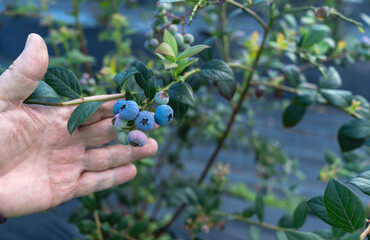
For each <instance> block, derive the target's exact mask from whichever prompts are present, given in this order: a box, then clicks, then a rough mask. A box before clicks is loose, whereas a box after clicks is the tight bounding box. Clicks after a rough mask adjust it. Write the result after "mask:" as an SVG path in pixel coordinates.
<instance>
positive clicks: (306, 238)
mask: <svg viewBox="0 0 370 240" xmlns="http://www.w3.org/2000/svg"><path fill="white" fill-rule="evenodd" d="M285 235H286V236H287V238H288V240H323V239H322V238H321V237H319V236H318V235H316V234H314V233H308V232H294V231H286V232H285Z"/></svg>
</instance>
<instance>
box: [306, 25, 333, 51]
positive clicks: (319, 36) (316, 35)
mask: <svg viewBox="0 0 370 240" xmlns="http://www.w3.org/2000/svg"><path fill="white" fill-rule="evenodd" d="M329 30H330V29H329V28H328V27H327V26H325V25H314V26H313V27H312V28H311V29H309V30H308V31H307V32H306V34H304V36H303V41H302V44H301V46H302V47H303V48H310V47H312V46H313V45H314V44H316V43H318V42H320V41H321V40H323V39H324V38H325V37H326V35H327V34H328V32H329Z"/></svg>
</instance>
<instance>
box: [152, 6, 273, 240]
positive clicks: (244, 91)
mask: <svg viewBox="0 0 370 240" xmlns="http://www.w3.org/2000/svg"><path fill="white" fill-rule="evenodd" d="M228 2H230V0H228ZM272 23H273V18H272V16H271V18H270V21H269V24H268V26H266V29H265V31H264V34H263V39H262V43H261V46H260V48H259V50H258V53H257V56H256V58H255V60H254V62H253V65H252V68H251V71H250V73H249V76H248V78H247V80H246V82H245V85H244V88H243V89H242V91H241V94H240V96H239V99H238V102H237V105H236V107H235V108H234V110H233V112H232V114H231V117H230V119H229V121H228V123H227V127H226V129H225V131H224V132H223V134H222V136H221V138H220V139H219V140H218V143H217V146H216V148H215V150H214V151H213V153H212V155H211V157H210V158H209V159H208V161H207V165H206V166H205V168H204V169H203V171H202V174H201V175H200V177H199V179H198V185H200V184H201V183H202V182H203V181H204V179H205V177H206V176H207V173H208V171H209V170H210V168H211V166H212V165H213V163H214V161H215V160H216V157H217V155H218V153H219V152H220V150H221V148H222V146H223V144H224V142H225V140H226V138H227V136H228V135H229V133H230V130H231V128H232V126H233V124H234V121H235V118H236V115H237V114H238V113H239V111H240V109H241V106H242V104H243V101H244V99H245V97H246V96H247V93H248V90H249V87H250V85H251V84H250V83H251V82H252V79H253V76H254V73H255V71H256V69H257V66H258V63H259V60H260V57H261V55H262V52H263V49H264V45H265V43H266V40H267V35H268V33H269V30H270V27H271V25H272ZM185 207H186V204H182V205H181V206H180V207H179V208H178V209H177V210H176V211H175V213H174V215H173V216H172V218H171V220H170V221H169V222H168V223H167V224H166V225H165V226H163V227H162V228H161V229H159V230H158V232H157V233H156V236H159V235H160V234H162V233H163V232H164V231H166V229H168V227H170V226H171V225H172V223H173V222H175V220H176V219H177V218H178V217H179V216H180V214H181V213H182V211H183V210H184V209H185Z"/></svg>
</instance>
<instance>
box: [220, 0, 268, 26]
mask: <svg viewBox="0 0 370 240" xmlns="http://www.w3.org/2000/svg"><path fill="white" fill-rule="evenodd" d="M225 2H226V3H230V4H231V5H234V6H235V7H238V8H240V9H242V10H243V11H244V12H246V13H248V14H249V15H251V16H252V17H253V18H254V19H256V20H257V22H258V23H259V24H260V25H261V26H262V28H263V29H264V30H267V25H266V23H265V22H264V21H263V20H262V18H261V17H260V16H258V15H257V13H255V12H254V11H253V10H251V9H250V8H248V7H246V6H244V5H242V4H240V3H238V2H235V1H234V0H226V1H225Z"/></svg>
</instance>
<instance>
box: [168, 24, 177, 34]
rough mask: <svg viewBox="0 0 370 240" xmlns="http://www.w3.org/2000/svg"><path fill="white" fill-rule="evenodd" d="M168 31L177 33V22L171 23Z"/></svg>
mask: <svg viewBox="0 0 370 240" xmlns="http://www.w3.org/2000/svg"><path fill="white" fill-rule="evenodd" d="M168 31H169V32H170V33H171V34H172V35H175V34H176V33H177V26H176V25H175V24H171V25H170V26H169V27H168Z"/></svg>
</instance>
